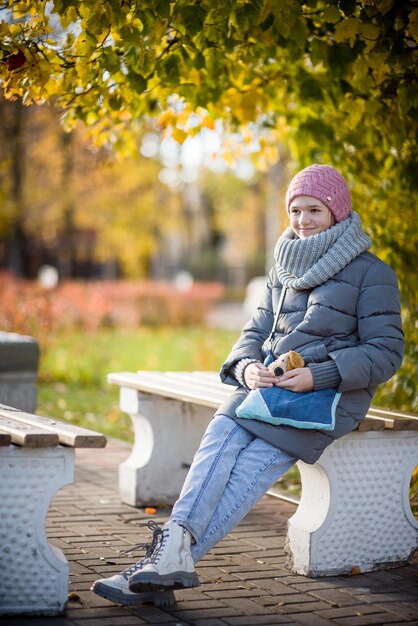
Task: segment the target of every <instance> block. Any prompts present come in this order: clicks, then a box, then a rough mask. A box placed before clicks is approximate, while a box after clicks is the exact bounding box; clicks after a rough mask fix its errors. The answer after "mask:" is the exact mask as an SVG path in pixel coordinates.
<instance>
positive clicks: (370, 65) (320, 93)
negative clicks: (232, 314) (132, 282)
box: [0, 0, 418, 404]
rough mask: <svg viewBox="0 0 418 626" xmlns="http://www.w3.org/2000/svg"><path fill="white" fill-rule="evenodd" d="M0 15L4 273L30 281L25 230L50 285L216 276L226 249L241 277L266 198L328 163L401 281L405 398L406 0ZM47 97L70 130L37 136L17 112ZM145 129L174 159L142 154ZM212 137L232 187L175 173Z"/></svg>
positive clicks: (409, 186)
mask: <svg viewBox="0 0 418 626" xmlns="http://www.w3.org/2000/svg"><path fill="white" fill-rule="evenodd" d="M0 17H1V22H0V54H1V55H2V62H1V63H0V81H1V84H2V88H3V94H4V95H3V97H4V99H5V100H6V101H4V100H3V101H2V102H1V107H2V111H1V113H2V115H1V120H2V122H1V126H2V130H1V132H2V142H1V146H2V147H1V164H0V176H1V183H0V184H1V191H0V193H1V197H2V204H3V206H4V210H2V216H1V218H0V229H1V232H2V233H3V241H5V242H6V244H7V245H6V244H5V246H6V249H5V258H6V259H7V263H8V265H9V266H10V267H13V268H14V269H15V270H16V271H20V272H25V271H26V272H28V268H27V267H26V269H25V267H24V264H25V260H24V259H23V258H22V255H21V254H19V250H21V249H22V241H23V240H28V239H31V241H33V240H37V241H42V246H43V247H44V248H46V249H47V252H48V254H52V252H51V250H53V249H54V247H55V250H56V251H57V256H58V262H59V263H60V265H61V267H60V270H61V272H62V273H63V274H64V275H65V274H66V273H67V274H68V275H71V274H72V275H74V273H76V272H75V267H76V266H77V262H78V261H79V260H80V258H84V259H85V257H86V255H87V257H88V259H87V260H88V262H91V263H93V262H94V263H99V265H100V271H101V272H102V274H103V275H106V272H110V273H111V272H116V273H122V272H123V273H126V274H127V275H134V274H135V273H138V274H140V273H142V274H145V275H147V274H148V275H149V274H151V275H155V276H159V275H164V274H165V273H168V274H169V273H170V272H172V271H173V268H175V267H179V266H182V265H188V266H189V267H191V268H193V270H194V271H195V272H196V273H198V272H199V268H200V271H201V273H202V274H203V273H204V271H203V268H206V269H205V271H206V272H207V268H208V267H213V271H214V272H215V273H216V272H218V274H217V276H219V267H218V266H219V259H220V258H222V259H224V260H225V264H224V270H225V267H243V263H244V272H241V273H240V271H234V272H232V275H233V276H234V279H233V280H234V281H237V284H242V283H244V282H245V281H246V280H248V278H249V276H250V275H251V274H254V273H257V272H258V271H260V270H261V269H262V270H263V271H264V267H263V261H260V258H259V257H260V255H259V254H257V251H259V250H260V248H261V249H262V250H265V249H266V248H268V247H269V244H270V243H271V240H270V239H269V237H271V236H272V233H273V237H275V236H277V233H278V228H279V224H278V220H276V221H275V218H274V217H273V216H272V211H271V208H272V207H273V206H274V202H272V198H274V199H275V200H276V206H279V205H280V194H282V193H283V189H284V188H285V184H286V180H287V179H288V178H289V176H290V175H291V174H293V173H294V172H295V171H296V170H297V169H298V168H300V167H302V166H305V165H307V164H309V163H311V162H327V163H331V164H333V165H335V166H336V167H337V168H338V169H339V170H341V171H342V173H343V174H344V175H345V176H346V177H347V179H348V181H349V184H350V187H351V188H352V190H353V196H354V206H355V208H357V209H358V210H359V212H360V213H361V215H362V217H363V220H364V223H365V226H366V228H367V230H368V232H369V233H370V234H371V236H372V239H373V241H374V251H376V252H377V253H378V254H379V255H380V256H381V257H382V258H383V259H384V260H387V261H388V262H389V263H390V264H391V265H392V266H393V267H394V269H395V270H396V272H397V274H398V276H399V279H400V283H401V290H402V298H403V307H404V311H405V330H406V333H407V343H408V350H407V357H406V360H405V365H404V369H403V370H402V371H401V374H400V375H399V376H398V377H397V378H395V379H393V382H392V386H393V388H392V391H391V393H392V395H393V397H394V398H395V396H396V394H398V395H399V398H398V400H399V403H400V404H402V400H401V399H402V398H404V399H405V398H409V399H411V398H416V397H417V394H416V386H417V383H416V356H417V354H416V350H417V348H416V345H417V341H416V339H417V337H416V335H417V328H416V310H417V255H416V249H417V243H418V241H417V240H418V231H417V229H415V228H413V227H411V225H414V224H415V218H416V201H417V176H416V165H417V141H416V140H417V122H418V90H417V67H418V65H417V56H418V53H417V42H418V2H417V0H406V1H404V2H396V1H394V0H306V1H305V2H301V1H298V0H281V1H280V2H276V1H275V0H234V1H232V0H231V1H226V2H222V3H218V2H215V1H214V0H196V1H193V2H190V1H188V0H177V1H175V2H166V1H165V0H144V1H141V2H135V1H134V0H124V1H123V2H119V1H118V2H115V1H113V0H109V1H107V2H98V1H96V0H92V1H90V2H85V1H81V0H70V1H63V0H51V1H50V2H43V1H41V0H30V1H29V0H27V1H25V0H21V1H13V0H8V1H3V2H0ZM44 102H49V103H51V104H52V105H53V106H54V108H57V109H58V110H59V111H60V115H61V123H62V127H63V129H64V130H65V131H67V134H64V133H63V131H62V130H61V129H60V127H59V126H58V124H57V123H56V119H55V121H54V122H51V124H50V128H49V124H47V123H46V122H45V124H46V125H47V126H48V131H46V134H45V137H44V136H43V137H42V139H41V138H40V135H36V133H37V132H40V131H39V128H40V126H41V124H42V122H41V120H42V119H45V118H46V117H47V116H48V115H52V116H54V115H56V114H55V113H51V109H48V108H47V107H46V106H43V107H41V109H40V111H42V112H40V111H38V112H37V113H32V110H33V109H32V108H26V107H23V106H22V104H21V103H23V104H24V105H30V104H32V103H37V104H42V103H44ZM29 111H30V112H29ZM31 116H33V117H31ZM35 117H36V122H35ZM29 118H30V119H29ZM29 122H31V123H29ZM80 122H82V123H83V124H84V126H85V127H87V128H88V130H89V141H92V142H93V143H94V145H95V146H96V148H95V149H96V152H95V153H94V154H93V153H92V152H91V147H90V144H89V143H88V140H86V139H85V136H84V134H83V133H82V131H81V128H80V126H79V124H80ZM150 124H151V131H152V133H151V134H153V133H154V134H155V131H158V132H159V133H160V134H161V138H162V139H165V140H166V141H167V142H169V143H168V144H167V145H171V146H173V142H174V143H175V144H176V145H177V146H178V151H177V156H176V159H177V161H176V160H175V159H174V157H173V154H172V155H171V157H170V155H168V154H167V152H166V153H165V154H164V153H163V152H162V151H161V150H160V149H158V151H154V153H153V154H152V156H155V157H159V163H161V165H159V164H158V163H157V162H156V161H149V160H148V161H147V160H145V159H144V158H143V156H142V155H141V149H142V152H143V153H144V152H145V153H146V154H148V155H150V153H151V152H152V150H151V151H147V150H145V151H144V146H145V145H146V142H145V143H144V140H145V138H146V137H147V136H148V139H149V131H150ZM152 124H154V126H152ZM36 129H38V131H37V130H36ZM69 131H71V133H70V132H69ZM215 131H216V132H215ZM211 134H212V135H215V134H217V135H219V134H222V135H223V137H224V141H223V143H222V144H221V145H219V146H217V148H216V150H217V152H218V154H219V155H220V156H221V157H222V159H223V163H224V164H226V165H229V166H230V168H231V169H232V170H234V169H235V171H236V172H237V173H238V174H239V175H241V178H238V179H236V180H234V181H232V179H230V178H229V177H228V175H224V180H223V181H222V183H221V182H214V180H213V177H212V175H207V174H202V173H201V174H200V177H199V176H197V175H196V173H195V175H194V177H190V176H189V177H188V175H187V171H186V170H187V167H185V166H184V162H182V155H183V154H184V153H185V152H187V146H189V153H190V146H192V147H193V146H195V154H194V158H195V160H196V161H199V158H200V154H201V148H199V149H198V148H197V144H195V143H193V141H194V140H196V138H197V137H198V136H201V137H203V138H205V137H206V140H207V138H208V137H209V136H210V135H211ZM31 138H32V140H31ZM213 141H215V140H213ZM44 142H45V147H44V148H41V143H42V144H43V143H44ZM170 142H171V144H170ZM209 143H210V142H209ZM215 143H216V142H215ZM112 148H115V149H116V150H117V151H118V152H119V153H120V154H122V155H129V157H130V160H129V161H122V160H121V159H114V158H113V157H111V156H110V150H111V149H112ZM171 151H172V153H174V152H175V148H173V147H172V148H171ZM50 155H51V157H53V158H49V157H50ZM192 158H193V150H192ZM244 162H246V163H247V164H248V167H249V168H250V166H254V167H256V169H257V171H258V172H261V174H260V173H258V174H255V175H254V177H253V178H251V176H250V172H251V169H247V172H246V174H245V173H244V172H243V171H242V169H241V171H240V170H239V165H240V164H242V163H244ZM215 171H216V169H215ZM272 172H273V173H274V175H272ZM81 173H82V174H83V175H84V174H87V176H86V177H85V178H82V177H81V176H80V174H81ZM119 177H120V178H119ZM250 178H251V181H250V185H249V186H248V185H246V184H245V182H244V181H245V179H250ZM217 180H218V181H219V178H218V179H217ZM32 181H33V182H32ZM40 181H41V184H39V182H40ZM158 181H160V182H158ZM39 187H40V188H39ZM51 190H55V193H53V194H51V195H50V191H51ZM281 210H282V211H283V209H281ZM266 213H267V218H268V222H267V223H268V226H267V227H264V220H265V217H266ZM277 213H278V211H277V209H276V214H277ZM238 214H239V220H238V221H237V215H238ZM261 222H263V223H261ZM272 225H273V226H272ZM250 232H251V233H252V234H253V237H250V235H249V234H248V233H250ZM244 233H247V234H244ZM246 237H247V239H246ZM243 238H244V239H243ZM249 239H251V241H249ZM243 241H245V244H243ZM25 248H26V249H28V248H29V246H28V245H26V246H25ZM83 255H84V257H83ZM89 255H90V256H89ZM93 258H94V261H93ZM211 264H212V265H211ZM234 264H235V265H234ZM249 268H251V270H250V269H249ZM225 274H228V271H224V277H225ZM76 275H77V274H76ZM415 402H416V400H415ZM404 404H405V402H404Z"/></svg>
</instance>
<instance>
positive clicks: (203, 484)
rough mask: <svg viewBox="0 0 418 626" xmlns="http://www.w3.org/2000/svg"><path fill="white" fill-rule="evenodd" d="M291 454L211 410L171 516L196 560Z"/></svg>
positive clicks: (289, 463) (275, 477)
mask: <svg viewBox="0 0 418 626" xmlns="http://www.w3.org/2000/svg"><path fill="white" fill-rule="evenodd" d="M296 460H297V459H296V458H295V457H292V456H290V455H289V454H288V453H287V452H283V451H281V450H279V449H278V448H275V447H274V446H272V445H271V444H269V443H268V442H267V441H264V440H263V439H259V438H258V437H255V436H254V435H252V434H251V433H249V432H247V431H246V430H245V429H244V428H242V426H240V425H239V424H237V423H236V422H235V421H234V420H233V419H231V418H230V417H227V416H226V415H215V417H214V418H213V420H212V421H211V422H210V424H209V426H208V428H207V430H206V433H205V435H204V436H203V439H202V441H201V443H200V446H199V449H198V451H197V452H196V454H195V457H194V459H193V463H192V465H191V467H190V470H189V473H188V475H187V477H186V480H185V483H184V485H183V488H182V490H181V493H180V496H179V499H178V500H177V502H176V503H175V504H174V507H173V511H172V513H171V516H170V520H171V521H173V522H176V523H178V524H180V525H181V526H184V527H185V528H187V530H188V531H189V532H190V533H191V534H192V536H193V539H194V543H193V544H192V557H193V560H194V562H195V563H196V562H197V561H198V560H199V559H201V558H202V557H203V556H204V555H205V554H206V553H207V552H208V551H209V550H210V549H211V548H212V547H213V546H214V545H215V544H217V543H218V541H220V540H221V539H222V538H223V537H225V535H227V534H228V533H229V532H231V530H232V529H233V528H235V526H236V525H237V524H238V523H239V522H240V521H241V520H242V519H243V517H244V516H245V515H246V514H247V513H248V511H249V510H250V509H251V508H252V507H253V506H254V504H255V503H256V502H257V501H258V500H259V499H260V498H261V496H263V495H264V494H265V493H266V491H267V490H268V489H269V488H270V487H271V486H272V485H273V484H274V483H275V482H276V480H278V479H279V478H280V476H282V474H284V473H285V472H287V470H288V469H289V468H290V467H292V465H293V464H294V463H295V462H296Z"/></svg>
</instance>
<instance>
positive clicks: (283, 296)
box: [267, 285, 286, 344]
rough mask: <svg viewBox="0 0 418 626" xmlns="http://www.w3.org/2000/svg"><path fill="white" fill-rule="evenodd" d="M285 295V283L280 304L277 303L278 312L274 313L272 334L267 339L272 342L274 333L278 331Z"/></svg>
mask: <svg viewBox="0 0 418 626" xmlns="http://www.w3.org/2000/svg"><path fill="white" fill-rule="evenodd" d="M285 296H286V287H285V286H284V285H283V286H282V290H281V292H280V298H279V304H278V305H277V309H276V313H275V314H274V320H273V326H272V329H271V332H270V335H269V336H268V338H267V341H268V342H269V343H270V344H272V343H273V338H274V333H275V332H276V326H277V322H278V321H279V315H280V313H281V310H282V306H283V302H284V299H285Z"/></svg>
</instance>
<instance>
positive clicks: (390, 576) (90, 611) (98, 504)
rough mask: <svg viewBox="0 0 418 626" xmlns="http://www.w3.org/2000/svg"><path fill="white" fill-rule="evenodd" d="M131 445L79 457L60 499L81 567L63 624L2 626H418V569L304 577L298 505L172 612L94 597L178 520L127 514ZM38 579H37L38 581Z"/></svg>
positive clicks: (247, 528)
mask: <svg viewBox="0 0 418 626" xmlns="http://www.w3.org/2000/svg"><path fill="white" fill-rule="evenodd" d="M128 452H129V450H128V447H127V446H126V444H120V443H119V442H114V441H111V442H109V444H108V447H107V448H105V449H104V450H77V479H76V483H75V484H74V485H71V486H68V487H66V488H65V489H62V490H61V491H60V492H59V493H58V494H57V496H56V497H55V498H54V500H53V502H52V505H51V508H50V511H49V516H48V536H49V537H50V541H51V543H54V545H57V546H59V547H60V548H62V549H63V551H64V553H65V555H66V557H67V558H68V560H69V561H70V563H71V574H70V581H71V590H70V591H71V592H70V599H69V603H68V608H67V612H66V614H65V616H62V617H43V618H41V617H38V618H34V617H27V618H24V617H20V618H18V617H15V618H3V619H2V618H0V622H1V623H2V624H3V623H4V624H5V626H6V625H7V626H75V625H77V626H131V625H135V624H138V625H140V624H154V626H267V625H268V624H283V625H288V626H290V625H300V624H306V625H308V626H327V625H328V626H329V625H332V624H334V625H339V626H364V625H367V624H390V625H391V626H396V624H416V625H418V560H417V561H416V563H417V564H414V565H411V566H408V567H404V568H397V569H393V570H389V571H386V572H375V573H371V574H363V575H359V576H351V577H350V576H335V577H327V578H321V579H318V578H317V579H314V578H306V577H304V576H295V575H293V574H292V573H290V572H289V570H287V569H286V566H285V562H286V557H285V554H284V551H283V543H284V536H285V532H286V521H287V519H288V518H289V517H290V516H291V515H292V513H293V512H294V510H295V507H294V505H291V504H288V503H284V502H282V501H279V500H276V499H275V498H271V497H268V496H266V497H264V498H263V499H262V500H261V502H260V503H259V504H258V505H257V506H256V507H255V508H254V510H253V511H252V512H251V513H250V514H249V515H248V516H247V517H246V518H245V520H244V521H243V522H242V523H241V524H240V526H239V527H238V528H237V529H236V531H235V532H234V533H232V534H231V535H229V536H228V537H227V538H226V539H225V540H224V541H222V542H221V543H220V544H219V545H218V546H217V547H216V548H215V549H214V550H213V551H212V552H211V553H210V555H208V556H207V557H206V558H205V559H204V560H203V561H201V563H200V564H199V565H198V574H199V577H200V579H201V582H202V585H201V587H198V588H196V589H190V590H185V591H177V592H176V597H177V600H178V602H177V604H176V605H175V607H174V608H171V609H169V610H164V609H157V608H155V607H153V606H138V607H126V608H124V607H120V606H117V605H114V604H112V603H110V602H107V601H106V600H103V599H101V598H99V597H98V596H96V595H95V594H93V593H91V592H90V591H89V587H90V585H91V583H92V581H93V580H95V579H96V578H100V577H103V576H106V575H109V576H110V575H112V574H113V573H115V572H117V571H119V570H121V569H123V568H124V567H126V566H127V565H128V564H130V563H132V562H133V560H135V559H132V558H130V557H128V556H126V555H121V554H120V551H122V550H125V549H126V548H128V547H129V546H130V545H133V544H135V543H137V542H139V541H146V540H148V539H149V533H148V531H147V530H144V529H143V528H138V527H137V524H139V523H141V522H142V523H144V522H146V521H148V520H149V519H150V518H151V517H152V518H153V519H156V520H157V521H159V522H162V523H164V521H165V520H166V518H167V516H168V510H162V509H161V510H158V511H157V514H156V515H153V516H150V515H147V514H146V513H145V511H144V510H143V509H140V510H137V509H134V508H132V507H129V506H127V505H124V504H121V502H120V500H119V496H118V488H117V467H118V465H119V463H120V462H121V461H122V460H124V459H125V458H126V457H127V456H128ZM34 575H35V576H36V572H34Z"/></svg>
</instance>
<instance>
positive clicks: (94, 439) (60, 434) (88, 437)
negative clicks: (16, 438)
mask: <svg viewBox="0 0 418 626" xmlns="http://www.w3.org/2000/svg"><path fill="white" fill-rule="evenodd" d="M0 417H3V418H6V419H11V420H14V421H16V422H20V423H22V424H26V425H29V426H32V427H34V428H37V429H39V431H41V432H44V433H45V434H46V435H51V434H52V435H54V436H55V437H56V443H55V444H48V445H58V443H60V444H62V445H66V446H71V447H73V448H104V447H105V446H106V443H107V440H106V437H105V436H104V435H102V434H101V433H97V432H95V431H93V430H88V429H87V428H81V427H80V426H73V425H72V424H64V423H62V422H57V421H55V420H52V419H50V418H48V417H43V416H41V415H33V414H32V413H25V412H24V411H19V410H18V409H13V408H11V407H6V406H5V405H2V404H0ZM19 445H23V444H19Z"/></svg>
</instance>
